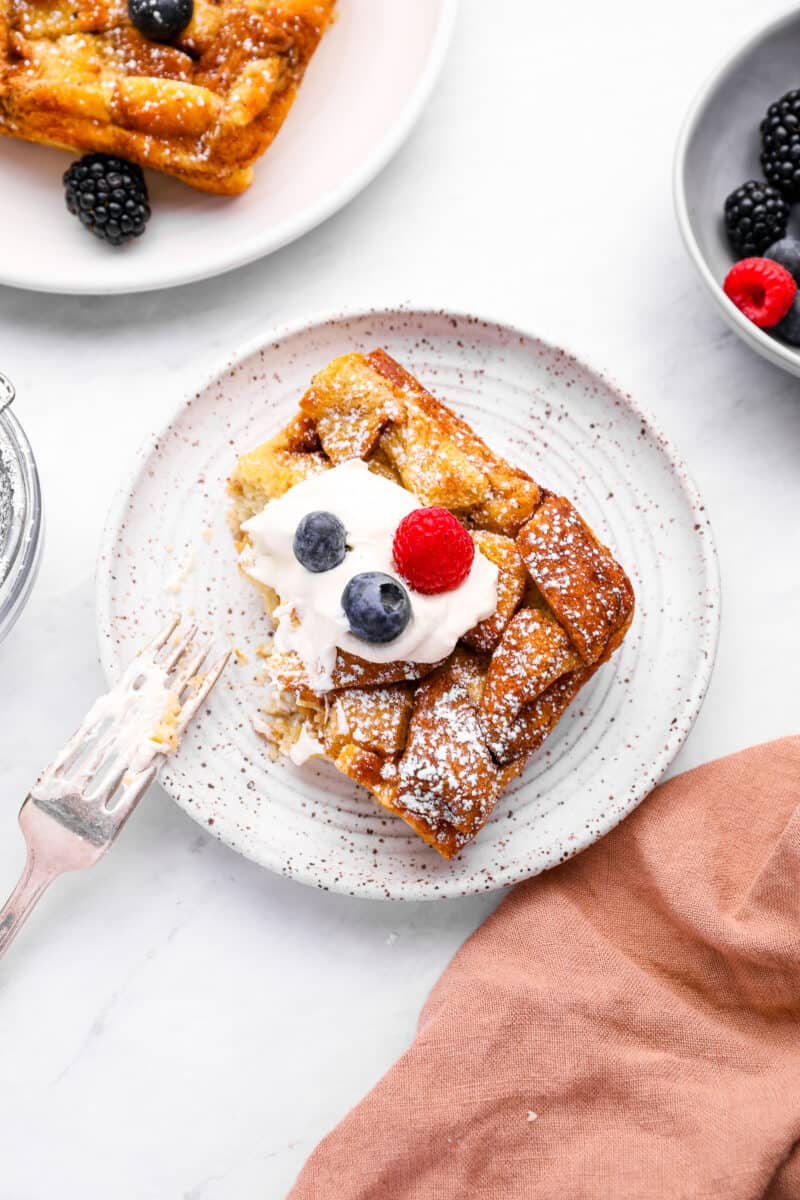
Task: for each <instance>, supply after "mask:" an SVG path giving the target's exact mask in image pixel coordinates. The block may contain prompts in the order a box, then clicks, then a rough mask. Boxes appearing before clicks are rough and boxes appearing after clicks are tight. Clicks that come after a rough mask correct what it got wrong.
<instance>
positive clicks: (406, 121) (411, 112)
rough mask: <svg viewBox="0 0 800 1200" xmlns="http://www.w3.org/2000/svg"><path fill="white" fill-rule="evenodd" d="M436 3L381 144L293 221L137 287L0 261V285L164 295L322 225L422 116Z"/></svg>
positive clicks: (438, 46)
mask: <svg viewBox="0 0 800 1200" xmlns="http://www.w3.org/2000/svg"><path fill="white" fill-rule="evenodd" d="M439 3H440V4H441V14H440V17H439V23H438V25H437V28H436V32H435V34H434V37H433V38H432V40H431V43H430V47H429V51H428V58H427V60H426V62H425V66H424V68H423V70H422V72H421V73H420V76H419V80H418V82H417V86H416V88H415V89H414V91H413V92H411V93H410V95H409V97H408V100H407V102H406V105H405V108H404V109H403V110H402V111H401V112H400V114H399V116H398V117H397V119H396V121H395V122H394V123H393V124H392V125H391V127H390V128H389V129H387V131H386V133H385V135H384V138H383V140H382V141H381V143H380V144H379V145H378V146H376V148H375V149H374V151H373V152H372V154H371V155H369V157H368V158H366V159H365V160H364V162H362V164H361V166H360V167H358V168H356V169H355V170H354V171H353V172H352V173H351V174H350V175H349V176H348V177H347V178H346V179H344V180H342V182H341V183H340V184H339V186H338V187H336V188H334V189H333V191H331V192H327V193H325V194H324V195H323V196H322V197H321V198H320V200H319V201H318V202H317V203H316V204H310V205H308V206H307V207H306V208H304V209H302V210H301V211H300V212H299V213H298V214H297V215H296V216H295V217H293V218H291V219H290V220H286V221H284V222H283V223H282V224H281V225H277V226H275V227H274V228H272V229H270V230H268V231H267V232H266V233H265V235H264V237H263V239H261V240H259V241H258V242H257V243H255V244H251V245H246V246H244V247H243V249H242V250H241V251H239V252H238V253H233V254H230V253H225V252H224V251H223V252H221V253H220V254H218V255H217V256H216V257H209V258H208V259H207V260H206V261H205V262H204V263H202V264H199V265H198V266H196V267H195V268H194V269H191V268H189V269H186V268H184V267H181V268H179V269H176V270H175V271H173V272H172V273H171V274H169V273H165V275H164V276H163V277H162V278H159V279H157V280H151V281H147V282H141V283H134V284H131V283H129V282H127V283H126V282H125V280H122V281H121V282H120V284H119V285H118V286H117V285H116V284H114V283H113V282H110V283H109V282H106V283H104V284H103V286H102V287H98V286H97V285H96V284H90V285H88V286H86V285H83V284H82V283H81V281H80V280H72V281H70V282H65V281H64V280H63V279H62V278H60V277H59V276H58V275H57V273H56V274H54V275H53V276H52V277H51V278H49V279H31V278H30V277H28V276H27V275H26V274H25V273H24V272H22V273H15V272H14V271H12V270H9V269H8V268H7V267H5V266H4V265H3V264H2V263H0V283H2V284H5V285H6V286H7V287H16V288H20V289H22V290H24V291H31V292H46V293H55V294H57V295H67V296H76V295H77V296H80V295H88V296H100V295H103V296H107V295H132V294H135V293H138V292H155V291H164V290H166V289H167V288H173V287H182V286H184V285H185V284H190V283H199V282H201V281H202V280H204V279H213V278H214V277H216V276H217V275H224V274H226V273H227V272H228V271H235V270H237V269H238V268H239V267H245V266H247V265H248V264H249V263H253V262H257V261H258V260H259V259H262V258H267V257H268V256H269V255H270V254H274V253H275V252H276V251H277V250H282V249H283V247H284V246H288V245H290V244H291V243H292V242H295V241H297V240H298V238H301V237H303V236H304V235H305V234H307V233H310V232H311V230H312V229H316V228H317V226H318V225H322V224H323V222H324V221H327V220H328V218H329V217H332V216H333V215H334V214H335V213H337V212H339V210H340V209H342V208H345V207H346V205H348V204H349V203H350V201H351V200H353V199H355V197H356V196H357V195H358V194H359V193H360V192H362V191H363V190H364V188H366V187H367V186H368V185H369V184H370V183H371V182H372V181H373V179H375V178H376V177H377V176H378V175H379V174H380V173H381V171H382V170H383V169H384V167H386V166H387V165H388V163H389V162H391V160H392V159H393V158H394V156H395V155H396V154H397V152H398V151H399V150H400V148H401V147H402V145H403V143H404V142H405V141H406V139H407V138H408V137H409V135H410V134H411V131H412V130H413V128H414V126H415V125H416V123H417V121H418V120H419V118H420V117H421V116H422V113H423V112H424V110H425V107H426V105H427V103H428V101H429V99H430V97H431V94H432V92H433V89H434V87H435V86H436V82H437V80H438V78H439V75H440V74H441V71H442V67H443V66H444V62H445V59H446V57H447V51H448V49H449V48H450V43H451V41H452V37H453V31H454V29H455V24H456V16H457V14H458V5H459V0H439Z"/></svg>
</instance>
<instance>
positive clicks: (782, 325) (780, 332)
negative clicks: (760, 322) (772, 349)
mask: <svg viewBox="0 0 800 1200" xmlns="http://www.w3.org/2000/svg"><path fill="white" fill-rule="evenodd" d="M775 261H776V262H777V261H778V260H777V259H775ZM782 265H785V264H782ZM786 269H787V270H788V269H789V268H788V267H787V268H786ZM769 332H770V333H774V334H775V336H776V337H779V338H780V339H781V340H782V341H784V342H788V343H789V345H790V346H800V292H798V293H797V295H796V296H795V298H794V300H793V301H792V307H791V308H790V309H789V311H788V313H787V314H786V316H785V317H784V318H783V320H782V321H779V322H778V324H777V325H773V327H772V329H770V331H769Z"/></svg>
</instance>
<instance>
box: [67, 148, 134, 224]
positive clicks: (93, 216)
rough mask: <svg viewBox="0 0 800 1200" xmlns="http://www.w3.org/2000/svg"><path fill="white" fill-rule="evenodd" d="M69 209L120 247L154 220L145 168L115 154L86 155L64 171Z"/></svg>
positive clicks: (82, 221)
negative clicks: (116, 156) (151, 215)
mask: <svg viewBox="0 0 800 1200" xmlns="http://www.w3.org/2000/svg"><path fill="white" fill-rule="evenodd" d="M64 187H65V189H66V201H67V208H68V209H69V211H70V212H71V213H73V214H74V215H75V216H76V217H77V218H78V220H79V221H80V222H81V224H82V225H85V226H86V228H87V229H88V230H89V232H90V233H93V234H94V235H95V237H99V238H102V239H103V240H104V241H106V242H110V243H111V245H112V246H120V245H122V243H123V242H127V241H128V240H129V239H130V238H135V237H140V236H141V235H142V234H143V233H144V229H145V225H146V224H147V222H148V221H149V220H150V205H149V203H148V196H147V184H146V183H145V181H144V175H143V174H142V169H141V167H137V166H136V165H135V164H134V163H129V162H126V161H125V159H124V158H115V157H114V156H113V155H111V154H84V156H83V158H80V159H78V161H77V162H74V163H72V165H71V166H70V167H69V168H68V169H67V170H66V171H65V172H64Z"/></svg>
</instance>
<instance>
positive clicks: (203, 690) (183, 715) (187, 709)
mask: <svg viewBox="0 0 800 1200" xmlns="http://www.w3.org/2000/svg"><path fill="white" fill-rule="evenodd" d="M230 656H231V652H230V650H226V651H225V653H224V654H223V655H222V657H221V658H219V659H217V661H216V662H215V663H214V666H213V667H211V668H209V670H208V671H207V673H206V676H205V679H204V680H203V682H202V684H201V686H200V690H199V691H198V693H197V695H196V696H192V697H191V698H190V699H189V700H187V701H186V703H185V704H184V706H183V708H182V709H181V711H180V716H179V717H178V722H177V727H176V728H177V733H178V737H181V736H182V735H183V732H184V730H185V729H186V726H187V725H188V724H189V722H190V721H191V719H192V717H193V716H194V714H195V713H196V712H197V710H198V708H199V707H200V705H201V704H202V703H203V701H204V700H205V698H206V696H207V695H208V693H209V692H210V691H211V689H212V688H213V686H214V684H215V683H216V682H217V680H218V679H219V677H220V675H221V674H222V672H223V671H224V670H225V666H226V664H227V662H228V659H229V658H230Z"/></svg>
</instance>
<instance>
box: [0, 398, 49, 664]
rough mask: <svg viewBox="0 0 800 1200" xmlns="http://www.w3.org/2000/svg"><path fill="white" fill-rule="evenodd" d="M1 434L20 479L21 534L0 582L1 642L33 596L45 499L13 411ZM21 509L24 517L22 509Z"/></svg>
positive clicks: (3, 412) (0, 415)
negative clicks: (43, 499) (32, 590)
mask: <svg viewBox="0 0 800 1200" xmlns="http://www.w3.org/2000/svg"><path fill="white" fill-rule="evenodd" d="M0 433H2V434H3V435H4V440H5V441H6V442H7V444H8V449H9V451H10V454H11V456H12V459H13V464H14V466H15V468H16V470H17V472H18V475H19V488H18V489H17V491H18V493H19V494H18V495H17V494H16V493H15V501H14V502H15V506H17V507H16V514H17V517H18V522H17V524H18V530H17V536H16V537H15V541H14V545H13V546H12V548H11V554H10V558H9V562H8V570H7V572H6V576H5V578H4V579H3V580H2V582H0V641H2V639H3V638H4V637H5V635H6V634H7V633H8V632H9V630H10V629H11V627H12V625H13V624H14V622H15V621H16V620H17V617H18V616H19V615H20V613H21V612H22V609H23V607H24V605H25V603H26V601H27V599H28V597H29V595H30V593H31V589H32V588H33V584H34V582H35V580H36V575H37V572H38V569H39V560H40V557H41V549H42V521H43V516H42V495H41V487H40V483H39V472H38V470H37V468H36V460H35V459H34V456H33V450H32V449H31V445H30V442H29V441H28V438H27V436H26V434H25V431H24V429H23V428H22V425H21V424H20V423H19V421H18V420H17V418H16V416H15V415H14V413H12V412H11V410H10V408H4V409H0ZM20 506H21V509H22V511H21V513H20V512H19V507H20Z"/></svg>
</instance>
